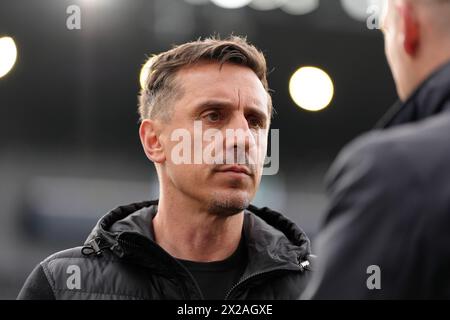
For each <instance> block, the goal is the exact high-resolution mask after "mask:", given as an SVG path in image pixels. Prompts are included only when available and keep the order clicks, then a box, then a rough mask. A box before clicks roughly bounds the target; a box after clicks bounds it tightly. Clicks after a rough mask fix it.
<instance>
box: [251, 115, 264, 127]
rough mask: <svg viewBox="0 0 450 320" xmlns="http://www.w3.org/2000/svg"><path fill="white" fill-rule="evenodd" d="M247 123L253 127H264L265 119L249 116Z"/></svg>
mask: <svg viewBox="0 0 450 320" xmlns="http://www.w3.org/2000/svg"><path fill="white" fill-rule="evenodd" d="M247 123H248V125H249V126H250V127H251V128H257V129H260V128H264V126H265V123H264V120H263V119H261V118H260V117H257V116H249V117H247Z"/></svg>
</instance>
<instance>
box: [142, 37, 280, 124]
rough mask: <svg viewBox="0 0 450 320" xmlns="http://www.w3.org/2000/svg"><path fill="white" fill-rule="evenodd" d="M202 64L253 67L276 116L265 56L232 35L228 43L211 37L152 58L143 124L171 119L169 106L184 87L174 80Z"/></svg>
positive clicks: (146, 89) (144, 93)
mask: <svg viewBox="0 0 450 320" xmlns="http://www.w3.org/2000/svg"><path fill="white" fill-rule="evenodd" d="M201 61H217V63H219V64H220V65H223V64H224V63H227V62H228V63H234V64H238V65H242V66H246V67H248V68H250V69H251V70H252V71H253V72H254V73H255V74H256V75H257V77H258V78H259V80H260V81H261V83H262V85H263V86H264V88H265V89H266V91H267V95H268V97H269V106H268V108H269V114H271V113H272V100H271V98H270V92H269V86H268V82H267V65H266V59H265V57H264V54H263V53H262V52H261V51H259V50H258V49H257V48H256V47H255V46H253V45H252V44H250V43H248V42H247V39H246V38H244V37H240V36H230V37H228V38H227V39H225V40H221V39H219V38H218V37H210V38H206V39H198V40H196V41H192V42H188V43H185V44H182V45H179V46H175V47H174V48H172V49H171V50H169V51H165V52H162V53H160V54H158V55H154V56H152V57H150V58H149V61H148V62H147V63H146V64H145V66H146V67H148V68H149V70H148V76H147V79H145V85H144V86H143V88H141V92H140V96H139V115H140V119H141V121H142V120H143V119H145V118H150V119H154V118H156V117H158V116H160V115H166V116H167V115H168V114H169V112H167V111H168V107H167V106H166V104H167V103H168V102H169V103H170V102H171V101H173V100H174V99H176V98H178V97H179V96H180V94H182V90H181V88H180V85H179V84H177V83H176V81H174V80H175V75H176V73H177V71H178V70H179V69H181V68H183V67H185V66H189V65H192V64H195V63H198V62H201Z"/></svg>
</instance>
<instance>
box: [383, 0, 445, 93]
mask: <svg viewBox="0 0 450 320" xmlns="http://www.w3.org/2000/svg"><path fill="white" fill-rule="evenodd" d="M386 6H387V8H386V13H385V16H384V19H383V20H384V21H383V26H382V31H383V33H384V37H385V51H386V56H387V60H388V62H389V65H390V67H391V70H392V74H393V77H394V80H395V82H396V85H397V92H398V94H399V97H400V99H401V100H403V101H404V100H406V99H407V98H408V97H409V96H410V95H411V94H412V93H413V92H414V90H415V89H416V88H417V87H418V86H419V84H420V83H422V82H423V81H424V80H425V79H426V78H427V77H429V76H430V74H431V73H433V72H434V71H435V70H437V69H439V67H440V66H442V65H443V64H445V63H446V62H447V61H448V60H450V0H388V1H387V2H386Z"/></svg>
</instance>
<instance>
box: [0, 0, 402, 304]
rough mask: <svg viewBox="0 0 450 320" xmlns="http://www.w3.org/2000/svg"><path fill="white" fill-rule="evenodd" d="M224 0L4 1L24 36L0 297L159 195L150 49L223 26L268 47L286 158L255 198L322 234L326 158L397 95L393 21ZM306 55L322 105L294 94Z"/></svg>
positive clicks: (11, 113) (1, 212)
mask: <svg viewBox="0 0 450 320" xmlns="http://www.w3.org/2000/svg"><path fill="white" fill-rule="evenodd" d="M249 1H250V0H248V1H245V0H228V1H227V0H222V2H223V3H224V4H225V6H233V5H235V6H238V5H239V2H241V4H245V3H248V2H249ZM213 2H216V3H213ZM219 2H220V0H215V1H212V2H211V1H208V0H78V1H77V0H39V1H31V0H1V1H0V38H1V37H4V36H8V37H11V38H13V39H14V41H15V44H16V47H17V61H16V63H15V65H14V67H13V69H12V70H11V71H10V72H9V73H8V74H6V75H5V76H3V77H1V78H0V204H1V209H0V299H14V298H15V297H16V295H17V293H18V291H19V289H20V287H21V285H22V284H23V282H24V280H25V278H26V276H27V275H28V273H29V272H30V271H31V270H32V269H33V267H34V266H35V265H36V264H37V263H38V262H39V261H41V260H42V259H44V258H45V257H46V256H48V255H49V254H51V253H53V252H55V251H59V250H62V249H65V248H68V247H71V246H76V245H80V244H82V242H83V241H84V239H85V238H86V236H87V235H88V233H89V232H90V230H91V229H92V227H93V225H94V224H95V222H96V220H97V219H98V218H99V217H100V216H102V215H103V214H105V213H106V212H107V211H108V210H110V209H112V208H114V207H116V206H118V205H122V204H127V203H130V202H133V201H141V200H146V199H150V198H156V197H157V196H158V184H157V180H156V177H155V171H154V169H153V165H152V164H151V163H150V162H149V161H148V160H147V159H146V157H145V155H144V153H143V152H142V149H141V146H140V142H139V137H138V130H137V129H138V115H137V111H136V110H137V93H138V90H139V73H140V69H141V66H142V64H143V63H144V62H145V60H146V57H147V56H149V55H151V54H153V53H158V52H161V51H164V50H167V49H169V48H170V47H171V46H172V45H173V44H179V43H183V42H187V41H191V40H195V39H197V38H198V37H204V36H209V35H212V34H219V35H221V36H223V37H225V36H227V35H229V34H231V33H234V34H236V35H245V36H247V37H248V40H249V41H250V42H252V43H253V44H255V45H256V46H258V47H259V48H260V49H261V50H263V52H264V53H265V54H266V57H267V60H268V64H269V68H270V69H271V70H272V71H271V73H270V76H269V82H270V86H271V88H272V89H273V90H274V94H273V101H274V106H275V109H276V116H275V118H274V120H273V125H272V128H277V129H280V171H279V173H278V174H277V175H273V176H265V177H264V178H263V182H262V186H261V189H260V191H259V193H258V195H257V198H256V199H255V204H257V205H262V206H270V207H272V208H273V209H276V210H280V211H281V212H283V213H284V214H285V215H287V216H288V217H290V218H291V219H293V220H294V221H295V222H297V223H298V224H299V225H300V226H301V227H302V228H303V229H304V230H305V231H306V232H307V233H309V234H310V235H311V237H313V236H314V234H315V233H316V231H317V229H318V227H319V225H320V221H321V218H322V216H323V213H324V210H325V207H326V202H325V198H324V187H323V178H324V175H325V173H326V170H327V168H328V166H329V165H330V163H331V161H332V160H333V159H334V157H335V156H336V155H337V153H338V152H339V149H340V148H342V147H343V146H344V145H345V144H346V143H348V142H349V141H350V140H352V139H353V138H354V137H356V136H357V135H359V134H361V133H363V132H365V131H368V130H370V129H371V128H372V127H373V125H374V124H375V123H376V121H377V120H378V118H379V117H380V116H381V115H382V114H383V113H384V112H385V111H386V110H387V109H388V108H389V106H390V105H391V104H392V103H393V102H394V101H395V99H396V94H395V88H394V84H393V81H392V78H391V74H390V71H389V69H388V66H387V63H386V60H385V57H384V50H383V38H382V34H381V32H380V31H378V30H370V29H369V28H368V27H367V25H366V20H367V18H368V13H367V11H366V9H367V6H368V5H370V4H371V1H367V2H366V0H353V1H352V0H347V1H344V0H343V1H339V0H320V1H318V0H254V1H253V2H251V3H250V4H248V5H246V6H243V7H240V8H234V9H229V8H228V9H227V8H224V7H221V6H220V5H218V4H220V3H219ZM70 5H77V6H79V8H80V9H81V29H80V30H77V29H75V30H68V28H67V25H66V22H67V19H68V17H69V16H70V14H68V13H67V12H66V10H67V8H68V6H70ZM261 9H266V10H261ZM268 9H270V10H268ZM294 9H295V10H294ZM2 57H4V56H2V55H1V53H0V59H2ZM308 65H312V66H316V67H319V68H321V69H322V70H324V71H326V72H327V73H328V75H329V76H330V77H331V79H332V80H333V83H334V89H335V92H334V97H333V100H332V101H331V103H330V105H329V106H328V108H326V109H324V110H322V111H318V112H311V111H306V110H303V109H301V108H299V107H298V106H297V105H296V104H295V103H294V102H293V100H292V99H291V96H290V94H289V79H290V77H291V76H292V74H293V73H294V72H295V71H296V70H297V69H298V68H299V67H301V66H308Z"/></svg>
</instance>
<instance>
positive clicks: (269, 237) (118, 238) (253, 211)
mask: <svg viewBox="0 0 450 320" xmlns="http://www.w3.org/2000/svg"><path fill="white" fill-rule="evenodd" d="M157 204H158V201H157V200H155V201H145V202H141V203H134V204H130V205H127V206H121V207H118V208H116V209H114V210H112V211H110V212H109V213H107V214H106V215H105V216H103V217H102V218H101V219H100V220H99V221H98V223H97V224H96V226H95V228H94V229H93V231H92V232H91V234H90V235H89V237H88V239H87V240H86V243H85V248H92V247H93V246H94V247H95V246H96V247H95V248H93V250H94V249H97V250H94V252H92V253H101V251H102V250H104V249H111V251H113V252H114V253H115V254H116V255H118V256H119V257H121V258H126V257H132V258H134V259H141V258H143V257H146V258H148V257H149V251H150V252H152V253H155V254H158V259H150V260H151V261H147V262H150V264H154V265H155V267H157V266H158V265H159V263H160V262H161V260H162V261H164V260H171V257H170V256H169V254H168V253H167V252H165V251H164V250H163V249H162V248H161V247H159V246H158V245H157V244H156V243H155V242H154V236H153V230H152V228H151V225H152V224H151V220H152V219H153V217H154V216H155V214H156V212H157ZM243 231H244V237H245V240H246V244H247V250H248V257H249V259H248V261H249V265H248V267H247V270H246V272H245V273H246V274H247V273H254V272H255V271H256V270H258V271H267V270H271V269H278V268H284V269H291V270H299V269H302V267H301V265H300V264H301V263H302V262H303V261H305V260H307V258H308V256H309V255H310V241H309V239H308V238H307V236H306V235H305V233H304V232H303V231H302V230H301V229H300V228H298V227H297V226H296V225H295V224H294V223H293V222H291V221H290V220H289V219H287V218H286V217H284V216H283V215H282V214H280V213H278V212H275V211H273V210H270V209H268V208H261V209H260V208H257V207H255V206H252V205H251V206H249V208H248V209H247V210H246V212H245V217H244V230H243ZM137 248H141V249H143V248H145V249H144V250H139V249H137ZM95 251H97V252H95ZM172 260H173V259H172ZM166 262H167V261H166Z"/></svg>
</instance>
